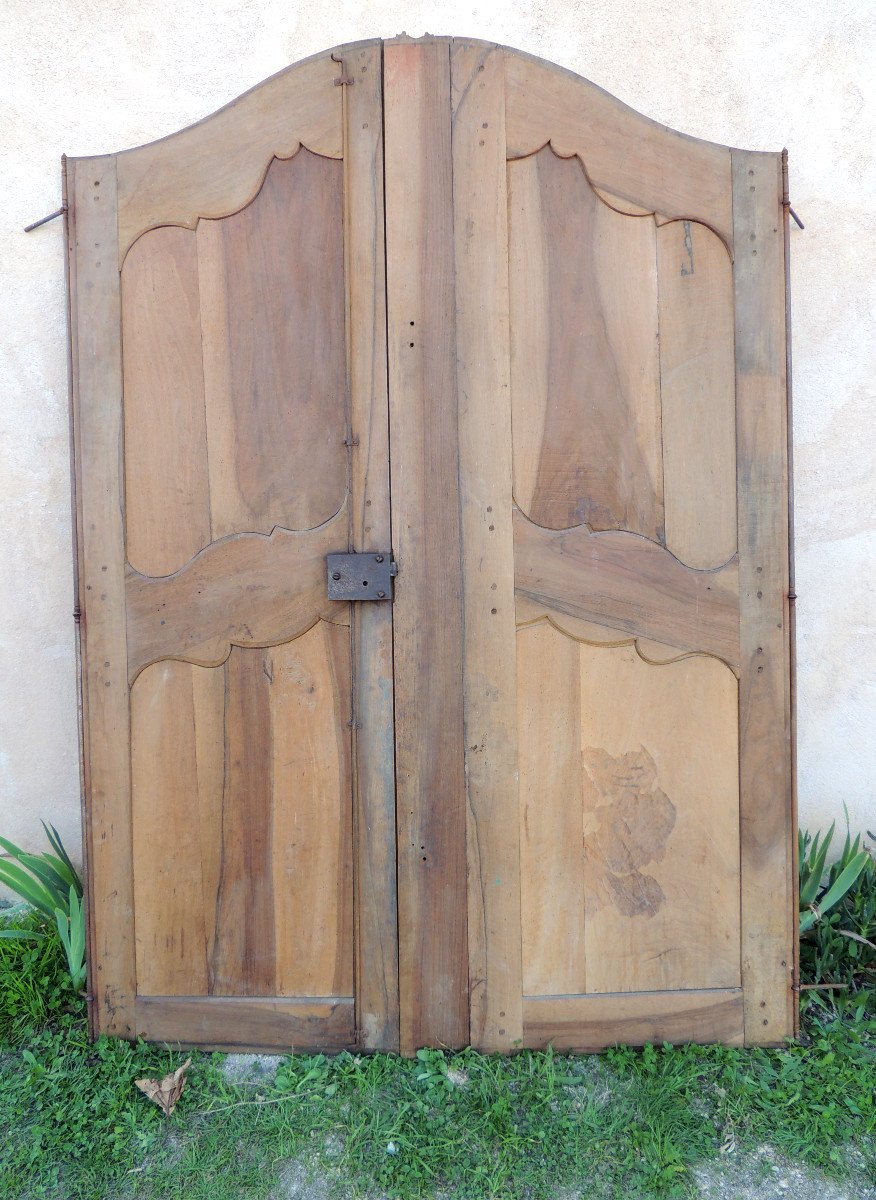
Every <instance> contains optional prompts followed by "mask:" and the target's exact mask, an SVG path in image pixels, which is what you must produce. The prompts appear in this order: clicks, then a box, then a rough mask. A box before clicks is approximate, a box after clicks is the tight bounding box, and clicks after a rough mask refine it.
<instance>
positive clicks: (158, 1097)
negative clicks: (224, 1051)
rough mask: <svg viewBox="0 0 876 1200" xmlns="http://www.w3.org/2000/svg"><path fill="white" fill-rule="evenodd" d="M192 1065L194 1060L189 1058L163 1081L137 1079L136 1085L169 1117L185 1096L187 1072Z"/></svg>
mask: <svg viewBox="0 0 876 1200" xmlns="http://www.w3.org/2000/svg"><path fill="white" fill-rule="evenodd" d="M191 1065H192V1060H191V1059H190V1058H187V1059H186V1061H185V1062H184V1063H183V1065H182V1066H181V1067H177V1069H176V1070H175V1071H171V1072H170V1074H169V1075H165V1076H164V1078H163V1079H161V1080H158V1079H135V1080H134V1083H135V1084H136V1086H137V1087H138V1088H139V1089H140V1091H141V1092H143V1094H144V1095H146V1096H148V1097H149V1099H150V1100H152V1101H153V1103H155V1104H157V1105H158V1107H159V1108H160V1109H161V1111H162V1112H163V1113H164V1115H165V1116H166V1117H169V1116H170V1114H171V1113H172V1112H173V1110H174V1109H175V1108H176V1105H177V1101H178V1100H179V1098H180V1096H181V1095H182V1094H183V1089H184V1088H185V1086H186V1071H187V1070H188V1069H189V1067H190V1066H191Z"/></svg>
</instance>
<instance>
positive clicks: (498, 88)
mask: <svg viewBox="0 0 876 1200" xmlns="http://www.w3.org/2000/svg"><path fill="white" fill-rule="evenodd" d="M450 63H451V106H452V109H453V126H452V135H451V136H452V150H453V211H454V237H455V261H456V327H457V380H458V389H459V458H460V461H459V477H460V506H461V514H462V548H463V572H462V575H463V606H464V631H465V632H464V655H465V657H464V664H463V686H464V703H465V760H466V793H467V799H468V804H467V813H466V828H467V847H468V849H467V859H468V938H469V989H470V1021H471V1029H470V1039H471V1044H472V1045H473V1046H476V1047H477V1048H478V1049H479V1050H483V1051H487V1052H500V1051H501V1052H506V1053H507V1052H508V1051H509V1050H512V1049H515V1048H516V1047H518V1046H519V1045H520V1043H521V1040H522V1037H523V1025H522V1008H521V994H522V991H523V985H522V975H523V967H522V946H521V928H520V814H519V802H518V794H517V793H518V771H517V669H516V657H515V651H516V617H515V600H514V537H513V532H512V524H511V517H512V508H513V505H512V497H511V484H512V461H511V381H510V369H511V368H510V329H509V298H508V232H507V213H508V190H507V182H506V166H505V121H504V111H505V107H504V97H505V80H504V65H505V58H504V55H503V53H502V52H501V51H499V50H494V49H491V48H488V47H482V46H472V45H470V44H469V43H468V42H466V41H458V42H457V41H454V42H453V44H452V48H451V57H450Z"/></svg>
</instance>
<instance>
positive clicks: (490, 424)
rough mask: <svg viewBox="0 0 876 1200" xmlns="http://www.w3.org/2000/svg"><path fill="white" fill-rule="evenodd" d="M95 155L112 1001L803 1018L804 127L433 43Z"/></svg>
mask: <svg viewBox="0 0 876 1200" xmlns="http://www.w3.org/2000/svg"><path fill="white" fill-rule="evenodd" d="M66 170H67V184H68V190H67V203H68V217H69V220H68V228H69V240H70V246H69V263H70V300H71V328H72V374H73V422H74V434H75V443H74V445H75V479H76V500H77V528H78V536H77V545H78V567H79V573H78V581H79V582H78V589H79V593H78V594H79V607H80V611H81V625H80V635H81V662H82V704H83V761H84V773H85V827H86V857H87V868H88V872H87V873H88V900H89V914H90V934H89V939H90V945H89V953H90V970H91V974H90V980H91V983H90V991H91V997H92V1004H91V1013H92V1023H93V1028H94V1030H95V1031H101V1032H104V1031H105V1032H109V1033H113V1034H118V1035H121V1036H125V1037H132V1036H143V1037H146V1038H151V1039H160V1040H169V1041H181V1042H185V1043H191V1044H202V1045H213V1046H220V1047H232V1046H250V1047H294V1048H298V1049H311V1048H316V1047H319V1048H324V1049H340V1048H342V1047H354V1046H357V1047H360V1048H363V1049H383V1050H397V1049H401V1051H402V1052H405V1053H410V1052H412V1050H413V1049H415V1048H416V1047H417V1046H420V1045H424V1044H429V1045H447V1046H463V1045H466V1044H469V1043H470V1044H472V1045H475V1046H478V1047H480V1048H482V1049H487V1050H501V1051H508V1050H512V1049H514V1048H516V1047H519V1046H521V1045H524V1046H543V1045H546V1044H547V1043H548V1042H552V1043H553V1044H554V1045H555V1046H557V1047H559V1048H581V1049H587V1048H595V1047H599V1046H602V1045H605V1044H608V1043H611V1042H615V1041H629V1042H641V1041H644V1040H656V1039H670V1040H724V1041H727V1042H741V1041H743V1040H745V1041H747V1042H776V1041H779V1040H781V1039H782V1038H783V1037H785V1036H786V1035H788V1034H790V1033H792V1032H793V1030H794V1025H795V1005H794V996H793V969H794V960H793V953H794V950H793V947H794V942H795V938H794V918H795V913H794V872H793V837H792V831H793V797H792V788H791V743H790V729H791V697H790V686H789V678H790V677H789V638H790V633H789V615H788V506H787V439H786V420H787V410H786V401H787V397H786V375H785V370H786V361H785V359H786V321H785V270H784V264H785V243H784V230H785V215H784V212H783V190H782V163H781V158H780V156H778V155H772V154H753V153H745V152H741V151H735V150H732V151H731V150H730V149H728V148H726V147H721V146H715V145H710V144H707V143H704V142H699V141H695V140H693V139H689V138H686V137H683V136H682V135H680V134H677V133H674V132H672V131H669V130H667V129H665V128H663V127H661V126H659V125H656V124H654V123H652V122H650V121H648V120H647V119H645V118H643V117H641V116H640V115H638V114H636V113H634V112H632V111H631V110H629V109H627V108H626V107H625V106H623V105H622V104H620V103H619V102H618V101H616V100H614V99H613V98H611V97H609V96H608V95H606V94H605V93H603V92H601V91H600V90H599V89H598V88H596V87H594V86H593V85H592V84H589V83H587V82H586V81H584V80H582V79H580V78H578V77H576V76H573V75H571V74H569V73H567V72H565V71H562V70H560V69H559V68H555V67H552V66H550V65H548V64H545V63H543V62H540V61H538V60H535V59H532V58H530V57H527V56H525V55H522V54H518V53H516V52H512V51H508V50H506V49H503V48H502V47H497V46H493V45H486V44H483V43H478V42H470V41H456V40H451V39H445V38H431V37H427V38H425V39H422V40H409V39H404V38H402V39H398V40H395V41H390V42H385V43H381V42H369V43H362V44H357V45H353V46H348V47H344V48H342V49H340V50H339V51H337V52H334V53H333V54H329V53H326V54H321V55H318V56H316V57H315V58H313V59H309V60H307V61H306V62H303V63H301V64H298V65H296V66H294V67H292V68H290V69H289V70H287V71H285V72H283V73H281V74H280V75H278V76H275V77H274V78H273V79H270V80H268V81H267V82H265V83H263V84H262V85H260V86H259V87H257V88H255V89H254V90H253V91H252V92H250V93H248V94H247V95H245V96H243V97H241V98H240V99H239V100H237V101H235V102H234V103H233V104H231V105H229V106H228V107H227V108H225V109H223V110H221V111H220V112H218V113H217V114H215V115H214V116H212V117H210V118H208V119H207V120H205V121H203V122H201V123H200V124H198V125H195V126H193V127H191V128H189V129H186V130H183V131H182V132H180V133H177V134H175V135H173V136H171V137H168V138H165V139H164V140H162V141H159V142H155V143H153V144H150V145H147V146H143V147H140V148H138V149H135V150H130V151H126V152H124V153H121V154H118V155H112V156H106V157H100V158H91V159H87V158H81V159H73V160H69V161H68V162H67V164H66ZM351 551H352V552H358V553H366V552H368V553H371V554H372V555H374V556H375V557H376V556H377V555H381V556H382V557H383V558H384V560H385V561H386V560H387V558H388V557H390V556H394V561H395V563H396V564H397V569H398V576H397V579H396V581H395V598H394V602H392V601H391V600H390V599H389V598H387V599H386V600H384V601H379V600H378V601H362V602H354V601H340V600H335V599H329V597H328V590H327V568H326V555H328V554H330V553H333V552H351Z"/></svg>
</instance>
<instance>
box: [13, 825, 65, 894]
mask: <svg viewBox="0 0 876 1200" xmlns="http://www.w3.org/2000/svg"><path fill="white" fill-rule="evenodd" d="M11 844H12V843H11V842H6V841H5V839H4V838H0V846H3V847H4V849H5V848H6V847H7V846H9V845H11ZM15 857H16V858H17V859H18V861H19V862H20V863H21V865H22V866H23V867H26V868H27V869H28V871H30V873H31V874H32V875H34V876H35V877H36V878H37V879H38V880H39V881H40V883H41V884H42V885H43V886H44V887H45V889H46V891H47V892H48V893H49V895H50V896H51V897H52V900H53V903H55V904H66V903H67V888H68V886H69V884H68V883H67V881H66V880H65V879H64V878H63V876H61V875H59V874H58V872H57V871H56V870H55V868H54V867H53V866H52V865H51V864H50V863H47V862H45V861H44V859H43V858H42V856H41V855H36V854H25V852H24V851H23V850H21V851H19V852H18V854H16V855H15Z"/></svg>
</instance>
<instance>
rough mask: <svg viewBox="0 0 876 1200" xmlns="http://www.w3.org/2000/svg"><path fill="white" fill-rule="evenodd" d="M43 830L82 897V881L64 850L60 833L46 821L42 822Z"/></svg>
mask: <svg viewBox="0 0 876 1200" xmlns="http://www.w3.org/2000/svg"><path fill="white" fill-rule="evenodd" d="M41 824H42V827H43V829H44V830H45V831H46V837H47V838H48V839H49V845H50V846H51V847H52V849H53V850H54V851H55V853H56V854H57V856H58V858H60V859H61V861H62V862H63V863H65V864H66V866H67V869H68V870H69V871H70V873H71V874H72V875H73V878H74V881H75V882H76V884H77V888H76V890H77V891H78V892H79V895H80V896H81V895H82V881H81V880H80V878H79V873H78V871H77V870H76V868H75V867H74V866H73V864H72V862H71V861H70V857H69V855H68V854H67V851H66V850H65V849H64V843H63V842H62V841H61V835H60V834H59V833H58V831H57V829H56V828H55V826H54V825H47V824H46V823H45V821H43V822H41Z"/></svg>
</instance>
